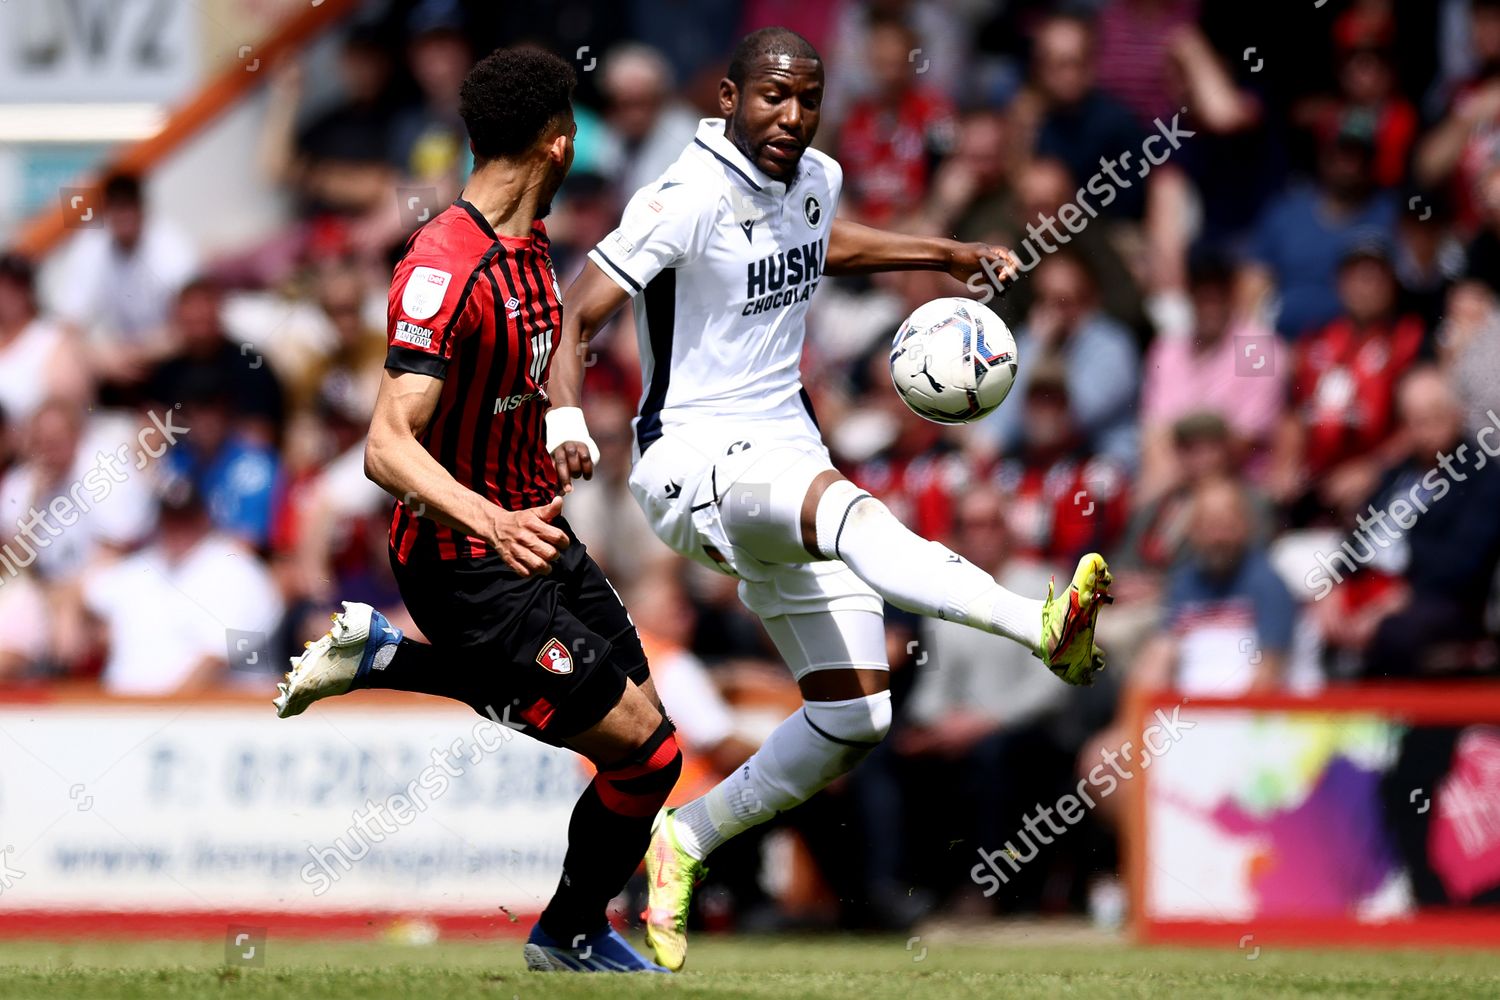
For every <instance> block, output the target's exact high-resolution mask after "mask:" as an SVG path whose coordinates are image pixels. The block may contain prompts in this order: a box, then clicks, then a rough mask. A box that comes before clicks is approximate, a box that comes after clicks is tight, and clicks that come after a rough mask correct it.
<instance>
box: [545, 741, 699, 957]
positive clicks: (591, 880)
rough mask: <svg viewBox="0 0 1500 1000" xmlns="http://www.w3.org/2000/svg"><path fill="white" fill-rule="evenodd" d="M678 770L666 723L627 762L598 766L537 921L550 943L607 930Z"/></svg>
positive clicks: (568, 943)
mask: <svg viewBox="0 0 1500 1000" xmlns="http://www.w3.org/2000/svg"><path fill="white" fill-rule="evenodd" d="M681 773H682V753H681V751H679V750H678V748H677V740H676V737H674V736H673V735H672V724H671V723H670V722H668V721H667V720H665V719H663V720H662V724H661V726H660V727H659V728H658V729H657V730H656V732H655V733H654V734H652V737H651V739H650V740H648V741H647V742H646V743H645V745H643V746H642V747H641V748H640V749H639V750H638V751H637V752H636V755H635V756H634V758H633V759H632V760H629V761H626V762H625V763H624V764H622V765H621V766H619V767H617V768H613V769H609V770H604V769H601V770H600V772H599V773H598V774H597V775H595V776H594V780H593V781H591V782H589V786H588V787H587V788H585V789H584V790H583V794H582V795H580V796H579V797H578V804H577V805H576V806H574V807H573V817H572V819H570V820H569V821H568V853H567V854H566V855H565V856H564V858H563V874H562V878H561V880H559V881H558V884H557V892H555V893H553V895H552V901H551V902H549V903H548V904H547V908H546V909H545V910H543V911H542V916H541V919H540V921H539V922H540V923H541V925H542V930H543V931H545V932H546V933H547V934H548V935H549V936H550V937H551V938H552V939H553V940H554V941H556V942H558V943H559V944H561V945H564V946H567V947H571V946H573V943H574V941H575V940H576V939H577V937H578V935H580V934H584V935H589V934H595V933H597V932H599V931H601V930H603V929H604V927H605V926H606V924H607V922H608V917H607V915H606V908H607V907H608V906H609V901H610V900H611V899H614V898H615V896H616V895H617V894H618V893H619V892H620V890H621V889H623V888H624V887H625V883H626V882H628V881H629V880H630V876H631V875H633V874H635V869H636V866H638V865H639V864H640V863H641V859H642V858H643V857H645V856H646V848H647V847H649V846H650V844H651V824H652V822H654V821H655V819H656V812H657V810H658V809H660V808H661V806H662V803H664V802H666V800H667V796H668V795H670V794H671V792H672V786H673V785H675V784H676V783H677V777H678V775H679V774H681ZM606 799H607V800H608V804H606Z"/></svg>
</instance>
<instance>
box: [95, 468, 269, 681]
mask: <svg viewBox="0 0 1500 1000" xmlns="http://www.w3.org/2000/svg"><path fill="white" fill-rule="evenodd" d="M158 495H159V497H160V504H161V522H160V525H159V527H158V530H157V533H156V536H155V538H154V539H153V540H152V541H151V542H150V544H148V545H146V546H145V547H144V548H142V549H141V550H140V551H138V552H136V553H134V554H132V555H130V556H127V557H126V558H124V559H121V560H120V561H119V562H116V563H113V564H111V565H109V566H105V567H102V568H100V569H98V570H96V571H94V572H92V573H90V574H89V575H88V576H87V577H86V579H85V580H84V582H83V586H82V590H81V602H82V608H83V610H84V612H85V613H86V614H87V615H88V616H89V617H91V618H92V619H93V620H94V621H95V622H97V623H98V625H99V626H100V629H99V633H100V635H101V636H102V647H103V648H102V650H101V652H102V654H103V656H104V671H103V674H102V676H101V678H100V679H101V682H102V684H103V686H104V690H105V691H106V692H107V693H109V694H114V695H144V696H162V695H188V694H195V693H199V692H201V691H203V690H204V689H205V688H208V687H210V686H212V685H214V684H217V683H222V682H223V681H224V680H225V679H226V677H227V676H228V668H229V666H230V659H231V656H233V657H234V660H235V661H236V662H237V663H238V664H239V665H242V666H248V665H250V664H252V663H256V662H262V663H263V662H266V661H268V660H269V659H270V652H269V650H270V636H271V635H272V634H273V633H274V632H275V630H276V627H277V625H278V624H279V622H280V620H281V615H282V601H281V595H280V594H279V593H278V592H277V590H276V586H275V584H274V582H273V581H272V579H271V575H270V574H269V573H268V572H267V571H266V569H265V567H264V566H263V565H262V564H261V563H260V561H259V560H258V559H256V558H255V556H254V554H253V553H252V552H251V551H250V550H249V549H248V548H247V547H246V546H245V545H244V544H243V543H241V542H239V541H237V540H235V539H233V538H231V537H229V536H228V535H225V534H222V533H220V532H218V531H216V530H215V529H214V526H213V521H212V520H211V519H210V517H209V514H208V511H207V510H206V509H205V508H204V506H203V503H202V500H201V499H200V497H199V496H198V495H197V493H196V491H195V490H194V489H193V487H192V485H191V483H190V482H188V481H187V480H183V479H177V478H170V477H169V478H166V479H164V480H163V481H162V482H161V484H159V489H158Z"/></svg>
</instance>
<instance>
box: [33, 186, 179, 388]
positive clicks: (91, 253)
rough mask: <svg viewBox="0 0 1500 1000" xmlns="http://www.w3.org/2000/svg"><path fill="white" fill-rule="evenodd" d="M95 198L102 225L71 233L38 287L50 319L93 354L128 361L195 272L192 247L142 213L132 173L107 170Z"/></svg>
mask: <svg viewBox="0 0 1500 1000" xmlns="http://www.w3.org/2000/svg"><path fill="white" fill-rule="evenodd" d="M101 195H102V200H103V206H102V215H103V218H102V220H101V222H102V224H101V225H97V226H85V227H84V228H83V229H82V230H81V231H80V232H79V233H78V235H77V236H76V237H75V238H74V240H73V242H72V243H71V244H70V245H69V246H68V247H67V248H66V250H65V251H64V252H63V254H62V255H61V256H60V257H59V258H58V264H57V266H56V267H54V268H49V269H48V272H47V275H46V279H45V280H44V282H43V287H44V288H45V290H46V293H47V294H46V296H45V297H46V299H47V301H48V303H49V305H50V308H51V311H52V312H54V313H55V314H56V315H57V316H58V317H60V318H61V319H63V320H66V321H67V322H69V323H71V324H73V325H74V326H76V327H78V328H79V329H81V330H82V331H84V332H85V333H86V334H88V335H89V337H90V339H91V340H92V341H93V342H94V343H95V344H96V345H98V347H99V349H100V350H101V351H105V352H110V351H115V352H119V353H121V354H122V355H124V356H125V357H127V358H129V357H130V356H131V355H132V354H133V353H134V352H137V351H140V350H145V349H148V348H149V347H150V346H151V345H152V344H153V343H154V342H155V341H156V340H157V339H158V337H159V335H160V332H161V327H162V324H164V323H165V322H166V320H167V316H168V315H169V314H170V313H171V311H172V304H173V302H174V301H175V299H176V297H177V293H178V291H179V290H180V289H181V288H182V286H183V285H185V284H187V282H188V280H189V279H191V278H192V277H193V275H194V274H195V273H196V272H197V270H198V264H199V261H198V251H197V249H196V248H195V247H194V246H193V244H192V242H191V241H190V240H189V239H188V238H187V237H186V236H185V235H183V233H182V232H181V231H179V230H178V229H177V228H176V227H175V226H173V225H172V224H171V223H169V222H167V221H165V220H164V219H162V218H161V217H160V214H159V213H156V212H151V211H149V210H148V207H147V204H146V195H145V192H144V190H143V189H142V186H141V180H140V178H138V177H136V176H135V175H133V174H125V173H120V174H112V175H110V176H109V177H107V178H105V180H104V183H103V185H102V186H101Z"/></svg>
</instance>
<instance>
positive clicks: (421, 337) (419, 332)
mask: <svg viewBox="0 0 1500 1000" xmlns="http://www.w3.org/2000/svg"><path fill="white" fill-rule="evenodd" d="M396 339H397V340H398V341H400V342H401V343H403V344H410V345H411V346H413V347H420V348H422V349H423V350H428V349H430V348H431V347H432V331H431V330H429V329H427V327H425V326H418V325H417V324H415V323H408V322H407V321H406V320H404V319H399V320H397V321H396Z"/></svg>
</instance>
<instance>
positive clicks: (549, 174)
mask: <svg viewBox="0 0 1500 1000" xmlns="http://www.w3.org/2000/svg"><path fill="white" fill-rule="evenodd" d="M575 84H576V78H575V76H574V73H573V70H572V68H571V67H570V66H569V65H568V64H567V63H566V62H564V61H562V60H561V59H559V58H557V57H556V56H554V55H551V54H549V53H546V52H542V51H540V50H536V49H527V48H517V49H501V50H498V51H496V52H494V53H492V54H490V55H489V56H487V57H486V58H485V59H483V60H481V61H480V62H479V63H478V64H477V65H476V66H475V67H474V69H473V70H472V71H471V73H470V74H469V77H468V79H467V80H466V82H465V83H464V87H463V92H462V98H461V105H460V113H461V114H462V116H463V119H464V123H465V124H466V125H467V127H468V130H469V141H470V146H471V148H472V150H473V153H474V171H473V174H472V176H471V177H470V179H469V182H468V184H467V185H466V186H465V187H464V191H463V194H462V196H461V197H460V198H459V200H458V201H457V202H456V203H455V204H454V205H453V206H452V207H451V208H449V209H447V210H446V211H444V212H443V213H442V214H441V215H439V216H437V217H436V218H435V219H433V220H432V221H431V222H429V223H428V224H427V225H425V226H423V227H422V228H421V229H420V230H419V231H418V232H417V233H416V234H415V235H413V236H412V238H411V239H410V240H409V241H408V242H407V245H406V250H405V253H404V254H403V256H402V258H401V260H400V262H399V263H398V264H397V265H396V272H395V277H394V280H393V281H392V282H391V292H390V303H389V312H388V317H389V326H388V331H387V332H388V335H389V341H390V349H389V353H388V354H387V357H386V364H385V368H386V370H385V374H384V377H383V380H382V382H381V386H380V394H379V397H378V399H377V401H376V403H375V413H374V416H373V419H372V421H371V424H370V435H369V440H368V442H367V444H366V449H365V470H366V473H367V474H368V475H369V477H370V478H371V479H372V480H374V481H375V482H376V483H379V484H380V486H381V487H383V488H384V489H385V490H386V491H387V492H389V493H390V494H392V495H393V496H395V497H397V498H398V502H397V503H396V506H395V509H394V511H393V512H392V517H391V528H390V554H391V566H392V568H393V570H394V571H395V575H396V580H397V583H398V584H399V586H400V588H401V596H402V599H403V600H404V601H405V603H406V606H407V609H408V610H409V611H410V613H411V616H412V619H413V620H414V621H415V622H416V623H417V625H418V626H419V627H420V628H421V630H422V632H423V634H424V635H425V636H426V638H427V640H428V641H427V642H426V643H420V642H415V641H413V640H411V639H407V638H404V637H403V636H402V635H401V634H400V632H399V631H398V630H396V629H393V628H392V627H391V626H390V623H389V622H388V621H386V619H385V617H384V616H383V615H381V614H380V612H378V611H376V610H375V609H373V608H371V607H369V606H368V605H363V604H354V603H346V604H345V610H344V612H343V613H342V614H340V615H336V616H335V618H334V624H333V628H332V629H330V631H329V633H328V634H327V635H325V636H323V637H322V638H321V639H319V640H318V641H317V642H315V643H312V644H310V645H309V647H308V649H307V651H306V652H305V653H303V655H302V656H300V657H298V658H297V659H295V660H293V661H292V670H291V672H290V673H288V675H287V679H286V681H285V683H283V684H282V685H280V687H281V691H280V695H279V697H278V698H277V699H276V707H277V713H278V714H279V715H281V716H283V717H286V716H291V715H296V714H298V713H300V712H302V711H303V710H305V709H306V708H307V706H308V705H310V704H312V703H313V702H314V701H317V700H318V699H320V698H324V697H328V696H330V695H335V694H342V693H343V692H345V691H347V690H351V689H356V688H394V689H397V690H405V691H417V692H422V693H425V694H434V695H440V696H444V697H448V698H453V699H456V700H458V701H462V702H464V703H465V704H467V705H469V706H470V707H472V708H473V709H474V710H475V711H476V712H479V713H480V714H482V715H486V716H488V717H490V718H493V719H496V720H497V721H500V722H502V723H504V724H506V725H508V726H510V727H511V728H513V729H520V730H522V731H523V732H526V733H528V734H529V735H531V736H533V737H535V738H537V739H539V740H542V741H543V742H546V743H550V744H553V745H555V746H565V747H568V748H570V749H572V750H574V751H576V752H578V753H580V754H582V755H583V756H585V757H587V758H588V759H589V760H590V761H591V762H592V763H593V764H594V766H595V767H596V768H597V771H598V773H597V774H596V776H595V777H594V780H593V781H592V782H591V783H590V784H589V786H588V787H587V788H586V789H585V790H584V792H583V795H582V796H581V797H580V798H579V800H578V804H577V806H576V807H575V808H574V811H573V816H572V820H571V822H570V824H569V828H568V850H567V854H566V857H565V858H564V862H563V876H562V879H561V882H560V883H559V885H558V888H557V891H556V893H555V894H554V895H553V898H552V900H551V901H550V902H549V903H548V905H547V907H546V909H545V910H544V911H543V913H542V914H541V917H540V919H539V920H538V922H537V925H536V926H535V927H534V928H533V929H532V932H531V935H530V938H529V939H528V941H527V943H526V946H525V957H526V961H527V964H528V966H530V967H531V968H533V969H542V970H569V971H653V972H664V971H666V970H664V969H662V968H661V967H660V966H657V965H654V964H652V963H651V962H649V961H647V960H646V959H645V958H644V957H642V956H641V955H639V954H638V953H637V952H635V951H634V949H632V948H631V947H630V946H629V945H628V944H627V943H626V942H625V941H624V939H623V938H621V937H620V936H619V935H618V934H616V933H615V932H614V931H613V930H611V929H610V927H609V924H608V921H607V919H606V916H605V907H606V905H607V904H608V902H609V900H610V899H612V898H613V897H614V896H615V895H616V894H617V893H618V892H619V891H620V890H621V888H622V887H623V886H624V884H625V882H626V880H627V879H628V878H629V877H630V876H631V874H632V873H634V871H635V869H636V866H637V865H638V864H639V862H640V859H641V856H642V855H643V854H644V853H645V850H646V844H647V842H648V841H649V840H650V836H651V823H652V820H653V818H654V817H655V815H656V813H657V810H658V809H659V808H660V807H661V805H662V804H663V803H664V802H665V801H666V798H667V795H668V793H669V792H670V791H671V789H672V786H673V785H674V784H675V783H676V780H677V776H678V774H679V773H680V771H681V768H682V756H681V754H680V752H679V751H678V748H677V741H676V738H675V736H674V735H673V727H672V723H671V722H670V721H669V720H668V719H667V718H666V717H665V715H664V714H663V712H662V709H661V703H660V701H659V699H658V698H657V696H656V692H655V689H654V687H653V685H652V683H651V679H650V676H649V674H648V672H647V665H646V658H645V654H644V653H643V652H642V651H641V644H640V640H639V638H638V637H637V635H636V632H635V627H634V626H633V625H632V624H631V622H630V618H629V616H628V615H627V614H626V612H625V608H624V607H623V606H622V605H621V604H620V600H619V598H618V597H617V596H616V595H615V592H614V589H613V588H612V587H611V586H610V585H609V583H608V581H607V580H605V578H604V575H603V573H602V572H601V571H600V570H599V568H598V566H596V565H595V564H594V562H593V560H592V559H590V558H589V556H588V554H587V553H586V552H585V550H584V546H583V544H582V543H580V542H579V540H578V538H577V536H576V535H574V533H573V531H572V529H571V528H569V527H568V524H567V522H566V521H565V520H563V518H562V517H561V510H562V496H561V495H560V494H559V489H558V479H557V473H556V466H555V463H554V462H553V459H552V457H551V454H550V451H549V449H548V448H547V443H548V442H547V438H548V436H549V435H548V432H549V430H550V431H551V432H552V435H551V436H552V437H553V438H554V439H556V440H561V441H573V442H580V441H581V442H583V443H584V445H585V446H588V447H592V446H591V445H588V439H587V434H586V432H584V431H583V430H582V416H581V414H580V413H579V412H578V411H577V410H576V409H571V408H570V409H565V410H549V407H548V402H547V393H546V388H545V386H546V380H547V369H548V362H549V360H550V355H551V352H552V349H553V346H554V344H555V343H556V340H557V337H558V333H559V331H560V329H561V327H562V304H561V302H560V301H559V293H558V288H557V278H556V275H555V274H554V273H553V269H552V259H551V256H550V254H549V251H548V240H547V229H546V226H545V225H543V223H542V221H541V220H542V218H543V217H544V216H545V215H546V214H547V212H548V210H549V208H550V206H551V201H552V198H553V196H554V195H555V194H556V193H557V190H558V188H559V186H560V185H561V184H562V180H563V177H564V176H565V175H566V174H567V172H568V167H569V166H571V164H572V162H573V137H574V134H575V132H576V131H577V129H576V126H575V125H574V121H573V112H572V104H571V101H572V92H573V88H574V86H575ZM575 447H576V445H575Z"/></svg>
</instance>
